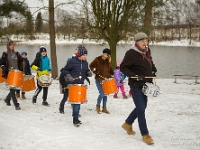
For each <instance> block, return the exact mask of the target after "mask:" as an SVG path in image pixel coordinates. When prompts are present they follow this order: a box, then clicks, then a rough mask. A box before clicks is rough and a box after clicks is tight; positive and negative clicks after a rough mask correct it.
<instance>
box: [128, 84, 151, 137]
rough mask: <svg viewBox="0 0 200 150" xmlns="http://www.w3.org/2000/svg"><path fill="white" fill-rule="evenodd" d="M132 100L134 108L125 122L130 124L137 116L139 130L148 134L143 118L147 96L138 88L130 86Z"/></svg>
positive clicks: (143, 133)
mask: <svg viewBox="0 0 200 150" xmlns="http://www.w3.org/2000/svg"><path fill="white" fill-rule="evenodd" d="M131 91H132V98H133V102H134V103H135V106H136V107H135V109H134V110H133V111H132V112H131V114H130V115H129V116H128V118H127V119H126V123H127V124H130V125H131V124H132V123H133V122H134V121H135V119H136V118H138V124H139V128H140V132H141V134H142V136H143V135H145V134H149V131H148V129H147V124H146V118H145V109H146V107H147V96H145V95H144V94H143V93H142V90H141V89H139V88H134V87H131Z"/></svg>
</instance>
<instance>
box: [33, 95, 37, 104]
mask: <svg viewBox="0 0 200 150" xmlns="http://www.w3.org/2000/svg"><path fill="white" fill-rule="evenodd" d="M36 100H37V97H35V96H33V98H32V103H33V104H35V103H36Z"/></svg>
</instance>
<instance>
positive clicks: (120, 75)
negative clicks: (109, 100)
mask: <svg viewBox="0 0 200 150" xmlns="http://www.w3.org/2000/svg"><path fill="white" fill-rule="evenodd" d="M121 63H122V60H121V61H120V62H119V63H118V65H117V67H116V68H115V70H114V78H115V81H116V84H117V88H118V89H120V90H121V92H122V96H123V98H124V99H127V98H128V97H127V96H126V92H125V90H124V82H123V81H124V79H125V78H126V76H125V75H124V74H123V73H122V72H121V71H120V64H121ZM118 91H119V90H118ZM118 91H117V92H116V93H115V94H114V96H113V97H114V98H118V96H117V94H118Z"/></svg>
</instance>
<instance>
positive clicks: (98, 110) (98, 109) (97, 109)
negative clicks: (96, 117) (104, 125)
mask: <svg viewBox="0 0 200 150" xmlns="http://www.w3.org/2000/svg"><path fill="white" fill-rule="evenodd" d="M96 111H97V113H98V114H100V112H101V110H100V106H96Z"/></svg>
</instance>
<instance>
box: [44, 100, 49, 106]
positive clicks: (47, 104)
mask: <svg viewBox="0 0 200 150" xmlns="http://www.w3.org/2000/svg"><path fill="white" fill-rule="evenodd" d="M42 105H44V106H50V105H49V103H48V102H47V101H43V102H42Z"/></svg>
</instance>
